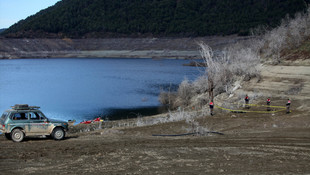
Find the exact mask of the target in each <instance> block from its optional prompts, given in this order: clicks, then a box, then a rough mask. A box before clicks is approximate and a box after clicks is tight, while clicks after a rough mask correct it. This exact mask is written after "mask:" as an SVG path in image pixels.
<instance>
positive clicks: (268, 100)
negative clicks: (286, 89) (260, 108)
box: [267, 97, 271, 111]
mask: <svg viewBox="0 0 310 175" xmlns="http://www.w3.org/2000/svg"><path fill="white" fill-rule="evenodd" d="M270 103H271V100H270V97H268V98H267V111H270Z"/></svg>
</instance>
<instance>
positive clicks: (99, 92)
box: [0, 58, 200, 122]
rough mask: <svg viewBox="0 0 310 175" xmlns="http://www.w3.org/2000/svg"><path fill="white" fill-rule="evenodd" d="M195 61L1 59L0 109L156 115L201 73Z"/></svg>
mask: <svg viewBox="0 0 310 175" xmlns="http://www.w3.org/2000/svg"><path fill="white" fill-rule="evenodd" d="M188 62H189V60H169V59H161V60H152V59H128V58H126V59H121V58H113V59H112V58H111V59H102V58H101V59H100V58H76V59H67V58H61V59H15V60H0V111H1V112H3V111H4V110H6V109H8V108H10V106H12V105H14V104H29V105H37V106H40V107H41V110H42V111H43V112H44V113H45V115H46V116H47V117H50V118H55V119H62V120H73V119H75V120H76V121H77V122H80V121H82V120H89V119H94V118H95V117H99V116H100V117H108V118H109V119H111V120H113V119H120V118H128V117H134V116H137V115H150V114H156V113H158V112H159V111H158V110H159V109H158V108H159V106H160V103H159V101H158V95H159V93H160V91H161V90H162V89H163V90H169V89H170V90H173V89H176V87H177V86H178V84H180V83H181V82H182V81H183V80H184V79H188V80H194V79H195V78H196V77H197V76H199V74H200V71H199V70H198V68H196V67H188V66H183V64H184V63H188Z"/></svg>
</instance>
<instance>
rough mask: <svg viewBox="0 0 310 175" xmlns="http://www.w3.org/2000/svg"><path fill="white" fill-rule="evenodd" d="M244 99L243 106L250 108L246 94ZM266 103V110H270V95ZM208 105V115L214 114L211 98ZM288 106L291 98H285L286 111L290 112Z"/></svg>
mask: <svg viewBox="0 0 310 175" xmlns="http://www.w3.org/2000/svg"><path fill="white" fill-rule="evenodd" d="M244 101H245V108H247V109H250V105H249V102H250V98H249V96H248V95H247V94H246V95H245V98H244ZM266 103H267V111H271V108H270V103H271V100H270V97H268V98H267V101H266ZM209 106H210V115H211V116H213V115H214V113H213V108H214V103H213V100H211V102H210V103H209ZM290 106H291V100H290V99H287V103H286V113H287V114H288V113H290Z"/></svg>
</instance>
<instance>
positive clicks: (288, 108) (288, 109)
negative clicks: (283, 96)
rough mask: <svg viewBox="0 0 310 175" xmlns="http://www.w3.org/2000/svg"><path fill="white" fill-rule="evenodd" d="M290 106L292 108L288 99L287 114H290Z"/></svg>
mask: <svg viewBox="0 0 310 175" xmlns="http://www.w3.org/2000/svg"><path fill="white" fill-rule="evenodd" d="M290 106H291V100H290V99H287V103H286V113H287V114H288V113H290V112H291V111H290Z"/></svg>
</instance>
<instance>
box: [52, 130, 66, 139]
mask: <svg viewBox="0 0 310 175" xmlns="http://www.w3.org/2000/svg"><path fill="white" fill-rule="evenodd" d="M52 137H53V138H54V139H55V140H62V139H64V138H65V131H64V130H63V129H62V128H55V129H54V131H53V133H52Z"/></svg>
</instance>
